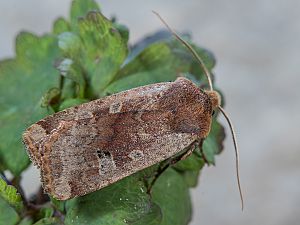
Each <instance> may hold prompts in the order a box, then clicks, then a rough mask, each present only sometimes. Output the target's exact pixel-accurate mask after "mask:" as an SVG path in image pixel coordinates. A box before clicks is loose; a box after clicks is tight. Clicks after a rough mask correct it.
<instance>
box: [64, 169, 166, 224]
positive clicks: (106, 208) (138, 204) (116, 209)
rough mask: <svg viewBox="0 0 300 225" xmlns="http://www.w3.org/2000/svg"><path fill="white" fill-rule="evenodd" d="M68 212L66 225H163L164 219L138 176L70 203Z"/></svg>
mask: <svg viewBox="0 0 300 225" xmlns="http://www.w3.org/2000/svg"><path fill="white" fill-rule="evenodd" d="M66 209H67V214H66V218H65V224H66V225H68V224H80V225H83V224H89V225H94V224H97V225H102V224H105V225H110V224H111V225H119V224H120V225H125V224H136V225H138V224H148V222H149V224H151V223H152V224H159V223H158V221H160V218H161V217H160V209H159V207H158V206H157V205H156V204H154V203H153V202H151V200H150V197H149V195H148V194H146V189H145V185H144V182H143V181H142V180H141V179H140V176H139V175H137V174H136V175H133V176H129V177H126V178H125V179H122V180H120V181H118V182H117V183H114V184H112V185H110V186H108V187H105V188H103V189H101V190H99V191H96V192H94V193H91V194H88V195H86V196H83V197H79V198H75V199H72V200H69V201H68V202H67V206H66ZM146 221H147V223H146ZM154 222H155V223H154ZM156 222H157V223H156Z"/></svg>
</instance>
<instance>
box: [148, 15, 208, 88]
mask: <svg viewBox="0 0 300 225" xmlns="http://www.w3.org/2000/svg"><path fill="white" fill-rule="evenodd" d="M152 12H153V13H154V14H155V15H156V16H157V17H158V18H159V19H160V21H161V22H162V23H163V24H164V25H165V26H166V27H167V29H168V30H169V31H170V32H171V34H173V35H174V36H175V37H176V39H177V40H179V41H180V42H181V43H182V44H183V45H184V46H185V47H187V48H188V49H189V50H190V52H191V53H192V54H193V55H194V57H195V58H196V59H197V61H198V62H199V64H200V66H201V68H202V70H203V71H204V74H205V76H206V78H207V80H208V84H209V88H210V90H211V91H213V86H212V81H211V78H210V73H209V71H208V69H207V68H206V66H205V64H204V62H203V60H202V59H201V58H200V57H199V55H198V54H197V52H196V51H195V50H194V49H193V47H192V46H191V45H190V44H189V43H187V42H186V41H185V40H183V39H182V38H181V37H180V36H179V35H178V34H177V33H176V32H175V31H174V30H173V29H172V28H171V27H170V26H169V25H168V24H167V22H166V21H164V19H163V18H162V17H161V16H160V15H159V14H158V13H157V12H155V11H153V10H152Z"/></svg>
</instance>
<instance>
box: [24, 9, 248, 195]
mask: <svg viewBox="0 0 300 225" xmlns="http://www.w3.org/2000/svg"><path fill="white" fill-rule="evenodd" d="M157 15H158V14H157ZM158 17H159V18H160V19H161V20H162V22H163V23H165V21H164V20H163V19H162V18H161V17H160V16H159V15H158ZM165 25H166V26H167V28H168V29H169V30H170V31H171V32H172V34H174V35H175V37H176V38H177V39H179V40H180V41H181V42H182V43H183V44H184V45H185V46H186V47H187V48H188V49H190V50H191V52H192V53H193V54H194V56H195V57H196V58H197V60H198V61H199V63H200V65H201V67H202V68H203V69H204V71H205V74H206V75H207V78H208V81H209V84H210V90H202V89H200V88H199V87H197V86H196V85H195V84H194V83H193V82H191V81H190V80H188V79H186V78H183V77H179V78H178V79H177V80H175V81H174V82H164V83H157V84H150V85H147V86H142V87H138V88H134V89H131V90H127V91H124V92H120V93H117V94H114V95H111V96H107V97H104V98H101V99H97V100H94V101H91V102H88V103H85V104H82V105H78V106H75V107H72V108H68V109H65V110H63V111H60V112H57V113H55V114H53V115H50V116H48V117H46V118H44V119H42V120H40V121H38V122H37V123H35V124H33V125H31V126H30V127H29V128H28V129H27V130H26V131H25V132H24V134H23V142H24V144H25V147H26V149H27V152H28V154H29V156H30V159H31V160H32V162H33V163H34V164H35V165H36V166H37V167H39V168H40V170H41V181H42V185H43V188H44V191H45V192H47V193H49V194H50V195H52V196H53V197H55V198H56V199H59V200H66V199H70V198H74V197H76V196H82V195H85V194H87V193H90V192H93V191H96V190H99V189H101V188H103V187H105V186H108V185H110V184H112V183H114V182H116V181H118V180H120V179H122V178H124V177H127V176H129V175H131V174H133V173H135V172H137V171H140V170H142V169H144V168H147V167H149V166H151V165H154V164H156V163H159V162H162V161H164V160H166V159H169V158H171V157H173V156H174V155H176V154H178V153H180V152H181V151H182V150H183V149H187V151H186V152H185V153H184V154H183V155H182V156H181V158H180V159H182V158H186V157H187V156H188V155H190V154H191V153H192V151H193V147H194V146H195V144H197V143H200V142H201V141H203V140H204V139H205V138H206V137H207V136H208V134H209V132H210V127H211V122H212V113H213V111H214V110H217V109H219V110H220V111H221V112H222V113H223V114H224V115H225V118H226V119H227V120H228V122H229V124H230V126H231V127H232V124H231V122H230V120H229V118H228V117H227V115H226V113H225V112H224V110H223V109H222V108H221V106H220V97H219V94H218V93H217V92H216V91H214V90H213V89H212V83H211V79H210V75H209V72H208V70H207V69H206V67H205V65H204V63H203V61H202V59H201V58H200V57H199V56H198V55H197V54H196V53H195V51H194V50H193V49H192V47H191V46H190V45H189V44H188V43H187V42H186V41H184V40H183V39H181V38H180V37H179V36H178V35H177V34H176V33H175V32H174V31H173V30H172V29H171V28H170V27H169V26H168V25H167V24H166V23H165ZM232 134H233V137H234V145H235V149H236V156H237V161H236V162H237V176H239V174H238V155H237V154H238V151H237V145H236V140H235V136H234V135H235V134H234V131H233V128H232ZM238 185H239V188H240V182H239V179H238ZM239 190H240V189H239ZM240 194H241V192H240ZM241 199H242V195H241Z"/></svg>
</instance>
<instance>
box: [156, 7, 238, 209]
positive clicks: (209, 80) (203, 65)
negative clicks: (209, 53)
mask: <svg viewBox="0 0 300 225" xmlns="http://www.w3.org/2000/svg"><path fill="white" fill-rule="evenodd" d="M152 12H153V13H154V14H155V15H156V16H157V17H158V18H159V19H160V20H161V22H162V23H163V24H164V25H165V26H166V27H167V29H168V30H169V31H170V32H171V33H172V34H173V35H174V36H175V38H176V39H177V40H179V41H180V42H181V43H182V44H183V45H184V46H185V47H187V48H188V49H189V50H190V52H191V53H192V54H193V55H194V57H195V58H196V59H197V61H198V62H199V64H200V66H201V68H202V70H203V71H204V74H205V76H206V77H207V80H208V84H209V88H210V91H213V86H212V81H211V77H210V73H209V71H208V69H207V68H206V66H205V64H204V62H203V60H202V59H201V58H200V56H199V55H198V54H197V52H196V51H195V50H194V49H193V47H192V46H191V45H190V44H189V43H188V42H186V41H185V40H183V39H182V38H181V37H180V36H179V35H178V34H177V33H176V32H175V31H174V30H173V29H172V28H171V27H170V26H169V25H168V24H167V22H166V21H165V20H164V19H163V18H162V17H161V16H160V15H159V14H158V13H157V12H155V11H152ZM218 108H219V110H220V111H221V113H222V114H223V115H224V117H225V119H226V120H227V122H228V124H229V127H230V131H231V134H232V140H233V144H234V149H235V159H236V160H235V162H236V176H237V183H238V189H239V193H240V198H241V204H242V210H243V209H244V198H243V193H242V188H241V182H240V172H239V149H238V145H237V141H236V135H235V132H234V128H233V125H232V122H231V120H230V119H229V117H228V115H227V113H226V112H225V111H224V109H223V108H222V107H221V106H218Z"/></svg>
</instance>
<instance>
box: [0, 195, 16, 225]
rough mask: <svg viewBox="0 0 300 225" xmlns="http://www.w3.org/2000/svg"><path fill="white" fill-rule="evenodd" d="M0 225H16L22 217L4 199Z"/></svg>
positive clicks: (1, 205)
mask: <svg viewBox="0 0 300 225" xmlns="http://www.w3.org/2000/svg"><path fill="white" fill-rule="evenodd" d="M0 212H1V213H0V224H5V225H15V224H16V223H17V222H18V221H19V219H20V217H19V215H18V213H17V212H16V211H15V210H14V208H13V207H11V206H10V205H9V204H8V203H7V202H6V201H5V200H4V199H3V198H2V197H0Z"/></svg>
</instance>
